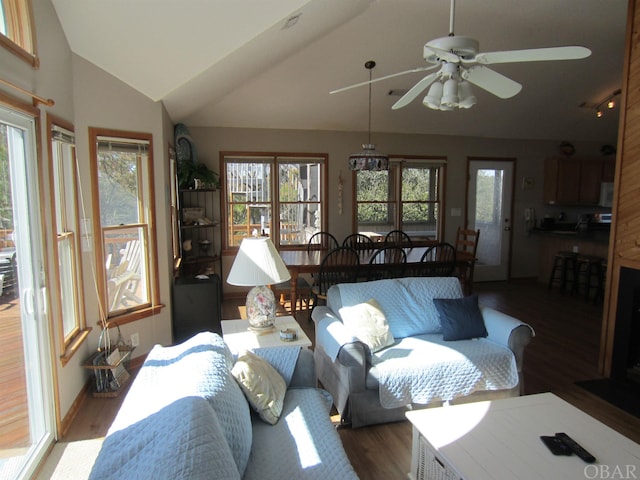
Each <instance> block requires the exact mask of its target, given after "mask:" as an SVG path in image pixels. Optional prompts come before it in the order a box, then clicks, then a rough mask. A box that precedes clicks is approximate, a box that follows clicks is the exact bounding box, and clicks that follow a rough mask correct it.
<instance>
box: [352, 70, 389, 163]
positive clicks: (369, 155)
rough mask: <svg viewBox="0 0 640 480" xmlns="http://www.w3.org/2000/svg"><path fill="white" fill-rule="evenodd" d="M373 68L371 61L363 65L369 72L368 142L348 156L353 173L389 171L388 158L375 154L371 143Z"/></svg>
mask: <svg viewBox="0 0 640 480" xmlns="http://www.w3.org/2000/svg"><path fill="white" fill-rule="evenodd" d="M375 66H376V62H374V61H373V60H369V61H368V62H366V63H365V64H364V68H366V69H367V70H369V141H368V143H365V144H363V145H362V151H360V152H358V153H354V154H352V155H349V168H350V169H351V170H353V171H360V170H374V171H376V170H389V157H388V156H387V155H385V154H384V153H378V152H376V146H375V145H374V144H372V143H371V83H372V81H371V76H372V70H373V67H375Z"/></svg>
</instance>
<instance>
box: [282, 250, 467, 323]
mask: <svg viewBox="0 0 640 480" xmlns="http://www.w3.org/2000/svg"><path fill="white" fill-rule="evenodd" d="M429 248H430V246H428V245H427V246H419V247H412V248H409V247H407V248H405V249H404V251H405V254H406V255H407V262H406V263H407V265H409V267H408V270H411V264H418V263H420V260H421V259H422V255H424V252H426V251H427V250H428V249H429ZM327 252H328V250H326V249H312V250H306V249H304V250H281V251H280V256H281V257H282V260H283V261H284V264H285V265H286V266H287V269H288V270H289V273H290V274H291V281H290V291H289V296H290V299H291V312H292V313H291V314H292V315H295V313H296V310H297V308H296V307H297V298H298V287H297V286H298V277H299V276H300V274H303V273H310V274H315V273H318V272H319V271H320V264H321V263H322V259H323V258H324V256H325V255H326V254H327ZM358 253H359V259H360V267H364V268H365V269H366V268H368V267H369V260H370V259H371V257H372V256H373V254H374V253H375V250H362V251H359V252H358ZM456 264H457V265H456V266H457V268H458V271H460V272H461V273H464V271H466V269H467V268H469V259H466V258H465V259H460V260H456Z"/></svg>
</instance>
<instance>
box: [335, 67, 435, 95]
mask: <svg viewBox="0 0 640 480" xmlns="http://www.w3.org/2000/svg"><path fill="white" fill-rule="evenodd" d="M439 66H440V65H432V66H429V67H417V68H413V69H411V70H405V71H404V72H398V73H392V74H391V75H386V76H384V77H380V78H376V79H374V80H371V81H369V80H367V81H366V82H361V83H356V84H354V85H349V86H348V87H342V88H339V89H337V90H331V91H330V92H329V94H330V95H332V94H334V93H340V92H344V91H346V90H351V89H352V88H357V87H362V86H364V85H369V84H370V83H376V82H381V81H382V80H387V79H389V78H393V77H399V76H400V75H406V74H407V73H416V72H424V71H426V70H433V69H434V68H437V67H439Z"/></svg>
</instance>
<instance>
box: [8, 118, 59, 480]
mask: <svg viewBox="0 0 640 480" xmlns="http://www.w3.org/2000/svg"><path fill="white" fill-rule="evenodd" d="M35 138H36V130H35V122H34V119H33V118H31V117H29V116H26V115H23V114H21V113H18V112H16V111H13V110H10V109H7V108H5V107H3V106H0V385H2V387H1V388H0V478H7V479H22V478H31V477H32V476H33V474H34V471H35V469H36V468H37V465H38V463H39V461H40V460H41V459H42V458H43V456H44V454H45V453H46V452H47V451H48V449H49V447H50V446H51V444H52V442H53V440H54V430H55V427H54V424H55V416H54V412H53V400H52V394H51V392H52V381H51V376H52V372H51V356H50V353H49V351H50V350H49V341H48V338H50V336H49V332H48V325H47V320H46V315H45V311H46V310H45V308H44V305H45V299H44V294H45V290H44V288H43V285H44V269H43V255H42V238H43V237H42V231H41V229H42V227H41V221H40V215H39V211H40V204H39V203H40V202H39V195H38V191H39V189H38V182H37V179H38V164H37V160H36V146H35V145H36V143H35Z"/></svg>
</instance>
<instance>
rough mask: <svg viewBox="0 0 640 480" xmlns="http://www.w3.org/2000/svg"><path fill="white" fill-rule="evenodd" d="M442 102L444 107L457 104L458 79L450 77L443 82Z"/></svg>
mask: <svg viewBox="0 0 640 480" xmlns="http://www.w3.org/2000/svg"><path fill="white" fill-rule="evenodd" d="M442 104H443V105H444V106H446V107H455V106H457V105H458V81H457V80H456V79H455V78H450V79H449V80H447V81H446V82H444V89H443V93H442Z"/></svg>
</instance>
